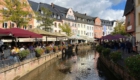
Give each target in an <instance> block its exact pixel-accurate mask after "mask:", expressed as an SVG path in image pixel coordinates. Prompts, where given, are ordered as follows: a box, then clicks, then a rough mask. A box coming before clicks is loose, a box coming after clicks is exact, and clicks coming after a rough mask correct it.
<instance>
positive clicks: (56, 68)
mask: <svg viewBox="0 0 140 80" xmlns="http://www.w3.org/2000/svg"><path fill="white" fill-rule="evenodd" d="M98 57H99V54H98V53H96V52H94V51H89V52H84V53H80V54H79V55H78V56H74V57H72V58H70V59H68V60H65V61H62V60H61V59H59V58H56V59H53V60H51V61H49V62H47V63H45V64H44V65H42V66H40V67H39V68H37V69H35V70H34V71H32V72H30V73H29V74H27V75H25V76H24V77H22V78H21V79H20V80H108V79H107V78H106V77H105V76H104V75H102V76H100V74H99V73H102V71H99V70H98V69H97V61H98Z"/></svg>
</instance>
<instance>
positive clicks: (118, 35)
mask: <svg viewBox="0 0 140 80" xmlns="http://www.w3.org/2000/svg"><path fill="white" fill-rule="evenodd" d="M114 36H115V37H116V38H126V37H125V36H123V35H121V34H116V35H114Z"/></svg>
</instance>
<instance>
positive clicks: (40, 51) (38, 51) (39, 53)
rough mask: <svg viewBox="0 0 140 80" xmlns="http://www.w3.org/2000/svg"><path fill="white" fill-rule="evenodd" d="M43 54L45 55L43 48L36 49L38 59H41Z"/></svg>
mask: <svg viewBox="0 0 140 80" xmlns="http://www.w3.org/2000/svg"><path fill="white" fill-rule="evenodd" d="M43 53H44V50H43V49H42V48H36V49H35V54H36V57H40V56H41V55H42V54H43Z"/></svg>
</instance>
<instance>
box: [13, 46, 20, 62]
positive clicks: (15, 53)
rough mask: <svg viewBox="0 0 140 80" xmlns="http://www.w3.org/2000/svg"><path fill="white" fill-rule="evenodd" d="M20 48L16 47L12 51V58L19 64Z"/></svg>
mask: <svg viewBox="0 0 140 80" xmlns="http://www.w3.org/2000/svg"><path fill="white" fill-rule="evenodd" d="M19 51H20V50H19V48H17V46H14V47H13V49H12V50H11V56H12V57H13V59H14V61H15V62H18V53H19Z"/></svg>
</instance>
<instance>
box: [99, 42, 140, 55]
mask: <svg viewBox="0 0 140 80" xmlns="http://www.w3.org/2000/svg"><path fill="white" fill-rule="evenodd" d="M101 45H102V46H104V47H106V48H110V49H112V50H121V51H122V52H124V53H128V54H130V53H133V52H138V53H139V54H140V43H139V42H137V43H136V46H135V47H134V46H133V45H132V43H131V41H129V40H116V41H102V42H101ZM134 48H135V49H136V50H134Z"/></svg>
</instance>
